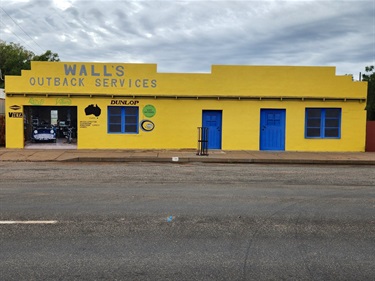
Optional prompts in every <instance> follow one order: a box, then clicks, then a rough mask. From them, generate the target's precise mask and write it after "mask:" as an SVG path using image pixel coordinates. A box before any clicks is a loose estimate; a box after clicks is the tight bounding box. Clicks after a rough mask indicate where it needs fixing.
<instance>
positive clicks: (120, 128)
mask: <svg viewBox="0 0 375 281" xmlns="http://www.w3.org/2000/svg"><path fill="white" fill-rule="evenodd" d="M108 133H115V134H138V107H137V106H108Z"/></svg>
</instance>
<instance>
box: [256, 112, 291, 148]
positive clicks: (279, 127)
mask: <svg viewBox="0 0 375 281" xmlns="http://www.w3.org/2000/svg"><path fill="white" fill-rule="evenodd" d="M260 150H285V109H261V110H260Z"/></svg>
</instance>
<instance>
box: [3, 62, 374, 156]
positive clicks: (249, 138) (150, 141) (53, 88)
mask: <svg viewBox="0 0 375 281" xmlns="http://www.w3.org/2000/svg"><path fill="white" fill-rule="evenodd" d="M65 65H69V66H70V67H72V66H73V65H75V75H72V73H70V74H69V75H68V74H67V73H66V72H65V69H66V66H65ZM38 79H39V80H38ZM38 81H39V82H38ZM39 84H40V85H39ZM5 91H6V94H7V97H6V101H7V103H6V110H7V120H6V124H7V126H6V137H7V140H6V144H7V147H8V148H23V146H24V142H23V138H24V137H23V118H14V117H10V116H9V112H23V106H30V105H35V104H39V105H42V106H47V105H49V106H60V105H61V106H62V105H67V104H69V105H70V106H77V115H78V116H77V119H78V148H79V149H86V148H100V149H105V148H119V149H127V148H129V149H133V148H134V149H135V148H141V149H152V148H162V149H163V148H165V149H168V148H174V149H179V148H196V147H197V127H199V126H201V125H202V110H222V111H223V120H222V122H223V123H222V149H224V150H259V135H260V110H261V109H262V108H269V109H278V108H279V109H286V139H285V150H289V151H364V148H365V120H366V112H365V110H364V108H365V98H366V94H367V84H366V83H364V82H353V81H352V79H351V77H350V76H336V75H335V68H334V67H287V66H285V67H275V66H269V67H266V66H213V67H212V72H211V73H204V74H198V73H194V74H191V73H188V74H183V73H180V74H178V73H158V72H157V67H156V65H154V64H100V63H62V62H60V63H56V62H54V63H47V62H33V63H32V69H31V70H30V71H23V72H22V76H6V89H5ZM133 96H134V97H133ZM163 97H164V98H163ZM174 97H176V98H174ZM187 97H197V98H194V99H192V98H191V99H186V98H187ZM217 97H219V98H224V97H226V98H228V97H229V98H231V97H232V99H217ZM241 97H243V98H244V99H240V98H241ZM251 97H254V99H251V100H250V99H248V100H246V99H245V98H251ZM255 97H257V98H255ZM259 97H260V98H262V97H264V99H262V100H260V99H259ZM270 97H275V98H279V97H296V99H295V100H285V99H283V100H281V99H275V100H271V99H269V98H270ZM303 97H306V98H307V97H313V98H327V101H323V99H321V100H302V98H303ZM205 98H206V99H205ZM207 98H212V99H207ZM267 98H268V99H267ZM339 98H341V99H342V100H337V99H339ZM61 99H63V100H61ZM329 99H331V100H329ZM332 99H336V100H334V101H332ZM344 99H349V100H348V101H344ZM351 99H353V100H351ZM112 100H122V101H127V102H130V101H132V102H138V103H137V106H139V121H141V120H144V119H148V120H151V121H152V122H153V123H154V124H155V128H154V130H153V131H151V132H145V131H142V130H141V128H140V129H139V133H138V134H108V133H107V108H108V106H110V105H111V101H112ZM361 100H362V101H361ZM62 101H63V102H62ZM90 104H94V105H97V106H99V107H100V108H101V115H100V116H98V117H96V116H94V115H86V114H85V110H84V109H85V108H86V107H87V106H89V105H90ZM148 104H151V105H153V106H154V107H155V108H156V114H155V116H153V117H151V118H147V117H145V116H144V115H143V113H142V109H143V108H144V106H146V105H148ZM11 105H19V106H21V109H19V110H12V109H10V108H9V107H10V106H11ZM306 107H319V108H330V107H339V108H342V120H341V124H342V125H341V138H340V139H305V108H306Z"/></svg>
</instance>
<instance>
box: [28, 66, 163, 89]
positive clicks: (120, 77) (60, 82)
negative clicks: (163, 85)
mask: <svg viewBox="0 0 375 281" xmlns="http://www.w3.org/2000/svg"><path fill="white" fill-rule="evenodd" d="M62 74H63V76H64V77H53V76H32V77H30V78H29V84H30V86H40V87H46V86H47V87H85V86H88V84H89V83H92V79H91V80H90V81H88V80H87V79H86V78H87V77H90V78H95V79H94V86H95V87H100V88H133V89H134V88H142V89H147V88H156V87H157V80H156V79H151V78H147V77H139V78H127V77H126V71H125V66H123V65H94V64H92V65H80V64H64V71H63V73H62Z"/></svg>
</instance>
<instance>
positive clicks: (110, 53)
mask: <svg viewBox="0 0 375 281" xmlns="http://www.w3.org/2000/svg"><path fill="white" fill-rule="evenodd" d="M0 4H1V5H0V15H1V17H0V19H1V21H0V26H1V30H0V35H1V37H0V39H1V40H3V41H6V42H7V43H9V42H15V43H19V44H21V45H22V46H24V47H25V48H26V49H27V50H31V51H33V52H34V53H35V54H42V53H44V52H45V51H46V50H52V51H53V52H56V53H58V54H59V57H60V59H61V60H62V61H72V62H73V61H82V62H126V63H128V62H134V63H156V64H158V71H160V72H209V71H210V68H211V65H212V64H225V65H233V64H234V65H297V66H298V65H311V66H336V73H337V74H338V75H342V74H353V75H354V78H355V79H358V76H359V72H362V73H363V72H364V68H365V67H366V66H368V65H374V64H375V0H366V1H361V0H319V1H317V0H289V1H279V0H258V1H253V0H248V1H235V0H227V1H215V0H206V1H199V0H184V1H179V0H160V1H150V0H143V1H141V0H139V1H136V0H133V1H126V0H118V1H111V0H90V1H86V0H18V1H16V0H0Z"/></svg>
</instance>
